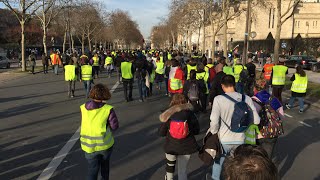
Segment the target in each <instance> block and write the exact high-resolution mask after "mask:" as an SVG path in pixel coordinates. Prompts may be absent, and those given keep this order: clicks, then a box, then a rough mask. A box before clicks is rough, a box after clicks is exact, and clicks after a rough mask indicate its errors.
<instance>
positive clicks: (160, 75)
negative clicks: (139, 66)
mask: <svg viewBox="0 0 320 180" xmlns="http://www.w3.org/2000/svg"><path fill="white" fill-rule="evenodd" d="M155 72H156V76H155V83H156V84H157V86H156V87H157V89H159V90H161V84H162V82H163V80H164V73H165V67H164V62H162V61H160V58H159V57H158V58H157V61H156V71H155Z"/></svg>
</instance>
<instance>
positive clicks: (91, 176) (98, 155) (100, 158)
mask: <svg viewBox="0 0 320 180" xmlns="http://www.w3.org/2000/svg"><path fill="white" fill-rule="evenodd" d="M111 154H112V147H111V148H109V149H108V150H106V151H100V152H94V153H85V157H86V159H87V161H88V176H87V179H88V180H97V179H98V173H99V169H100V170H101V177H102V178H101V179H103V180H108V179H109V170H110V156H111Z"/></svg>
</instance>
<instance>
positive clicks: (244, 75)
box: [239, 65, 249, 83]
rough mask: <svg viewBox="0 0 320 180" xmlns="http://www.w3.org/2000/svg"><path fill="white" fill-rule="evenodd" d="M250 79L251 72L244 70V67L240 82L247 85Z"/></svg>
mask: <svg viewBox="0 0 320 180" xmlns="http://www.w3.org/2000/svg"><path fill="white" fill-rule="evenodd" d="M248 79H249V71H248V70H247V69H244V66H243V65H242V71H241V73H240V77H239V82H242V83H246V82H248Z"/></svg>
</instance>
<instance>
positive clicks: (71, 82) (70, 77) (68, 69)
mask: <svg viewBox="0 0 320 180" xmlns="http://www.w3.org/2000/svg"><path fill="white" fill-rule="evenodd" d="M64 75H65V76H64V79H65V81H66V82H67V83H68V97H71V98H73V97H74V91H75V86H76V81H77V79H78V76H77V75H78V68H77V67H76V66H75V65H74V62H73V61H70V62H69V65H65V66H64Z"/></svg>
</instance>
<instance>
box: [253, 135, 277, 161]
mask: <svg viewBox="0 0 320 180" xmlns="http://www.w3.org/2000/svg"><path fill="white" fill-rule="evenodd" d="M277 140H278V138H270V139H269V138H265V139H257V145H259V146H261V147H262V148H263V149H264V150H266V151H267V153H268V156H269V158H270V159H272V154H273V150H274V147H275V145H276V143H277Z"/></svg>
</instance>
